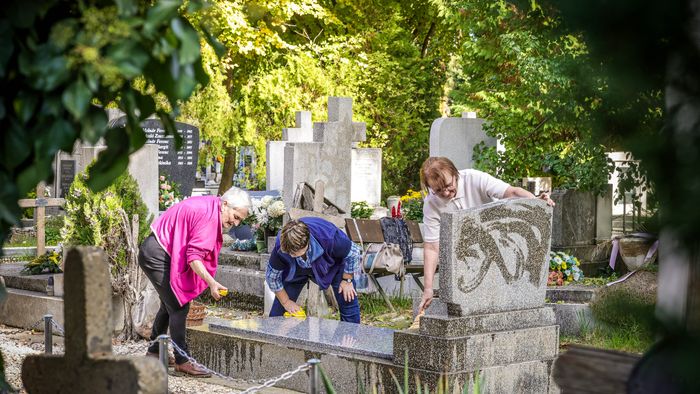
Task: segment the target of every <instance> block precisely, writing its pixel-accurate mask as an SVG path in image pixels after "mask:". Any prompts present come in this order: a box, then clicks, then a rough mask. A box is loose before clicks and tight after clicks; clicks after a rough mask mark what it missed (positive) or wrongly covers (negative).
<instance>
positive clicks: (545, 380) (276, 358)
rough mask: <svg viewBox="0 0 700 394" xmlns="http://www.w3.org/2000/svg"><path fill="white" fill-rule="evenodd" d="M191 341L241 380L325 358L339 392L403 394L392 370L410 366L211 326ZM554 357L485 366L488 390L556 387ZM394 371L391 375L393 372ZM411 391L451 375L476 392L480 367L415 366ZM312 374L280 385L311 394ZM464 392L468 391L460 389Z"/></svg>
mask: <svg viewBox="0 0 700 394" xmlns="http://www.w3.org/2000/svg"><path fill="white" fill-rule="evenodd" d="M187 342H188V344H189V347H190V351H191V352H192V355H193V357H194V358H195V359H197V360H198V361H199V362H201V363H202V364H204V365H207V366H208V367H210V368H212V369H213V370H215V371H217V372H219V373H223V374H225V375H228V376H233V377H236V378H240V379H255V380H260V379H268V378H272V377H276V376H279V375H281V374H283V373H285V372H287V371H291V370H293V369H295V368H296V367H297V366H299V365H302V364H304V363H305V362H306V361H307V360H308V359H310V358H318V359H319V360H321V367H322V368H323V371H324V372H325V373H326V375H327V376H328V378H329V379H330V380H331V382H333V386H334V388H335V390H336V392H338V393H359V392H363V391H364V392H368V393H369V392H378V393H398V392H399V390H398V389H397V387H396V385H395V383H394V381H393V379H392V377H391V373H393V374H394V375H395V376H396V377H397V378H398V379H399V381H403V376H404V366H403V361H401V363H400V364H394V363H393V362H392V361H390V360H386V359H383V358H377V357H367V356H361V355H355V354H350V353H342V354H333V353H328V352H325V351H320V350H318V349H315V348H313V347H310V346H302V345H299V346H290V345H287V344H279V343H273V342H266V341H263V340H259V339H250V338H244V337H241V336H237V335H234V334H226V333H219V332H213V331H211V330H210V329H209V327H208V326H206V325H205V326H199V327H189V328H188V329H187ZM551 365H552V362H551V360H550V361H530V362H524V363H516V364H512V365H508V366H496V367H490V368H480V369H479V371H480V372H481V376H482V384H481V386H482V388H483V391H482V392H488V393H547V392H549V390H548V385H550V379H549V376H550V371H551ZM390 372H391V373H390ZM408 373H409V379H408V381H409V386H410V390H409V391H410V392H415V382H416V377H417V378H418V379H419V381H420V382H421V386H422V387H421V389H424V388H425V387H424V386H427V387H428V389H429V390H430V392H437V386H438V381H439V380H440V379H442V380H443V381H444V379H445V377H447V379H448V381H449V382H450V387H455V383H458V384H460V385H462V384H463V383H464V382H467V386H468V390H467V391H466V392H469V393H471V392H473V390H472V389H473V378H474V377H475V376H476V375H475V373H474V371H470V372H466V373H449V372H448V373H445V372H444V371H440V372H435V371H427V370H424V369H418V368H409V369H408ZM308 385H309V382H308V378H307V376H306V374H296V375H294V376H292V378H291V379H288V380H283V381H280V382H279V383H278V384H277V385H276V387H281V388H287V389H292V390H297V391H303V392H307V390H308ZM459 391H460V392H462V390H459Z"/></svg>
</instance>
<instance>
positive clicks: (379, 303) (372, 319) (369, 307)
mask: <svg viewBox="0 0 700 394" xmlns="http://www.w3.org/2000/svg"><path fill="white" fill-rule="evenodd" d="M358 297H359V298H358V299H359V301H360V316H361V317H360V319H361V321H362V324H366V325H369V326H375V327H386V328H392V329H395V330H403V329H406V328H408V327H410V326H411V323H413V300H412V299H411V298H410V297H407V296H404V297H399V296H392V297H389V299H390V300H391V304H392V305H393V306H394V309H395V312H392V311H391V309H389V306H387V305H386V302H384V299H383V298H382V297H381V296H380V295H379V294H377V293H373V294H359V295H358Z"/></svg>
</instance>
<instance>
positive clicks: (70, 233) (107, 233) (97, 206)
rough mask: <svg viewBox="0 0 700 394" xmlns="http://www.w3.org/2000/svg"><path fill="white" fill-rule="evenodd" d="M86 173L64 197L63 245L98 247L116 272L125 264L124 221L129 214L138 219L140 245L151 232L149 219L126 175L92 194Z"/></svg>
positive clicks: (133, 185)
mask: <svg viewBox="0 0 700 394" xmlns="http://www.w3.org/2000/svg"><path fill="white" fill-rule="evenodd" d="M88 171H89V168H88V169H87V170H86V171H85V172H82V173H80V174H78V176H76V178H75V181H73V183H72V184H71V187H70V190H69V192H68V195H67V196H66V205H65V207H64V209H65V210H66V217H65V225H64V227H63V229H62V230H61V235H62V240H63V244H64V245H65V246H70V245H95V246H101V247H102V248H104V250H105V253H106V254H107V257H108V259H109V262H110V265H111V266H112V267H113V272H114V269H115V267H117V268H116V269H119V267H125V266H126V265H127V263H128V262H127V260H126V258H127V257H126V251H125V249H126V246H127V242H126V234H125V227H124V225H125V221H128V222H127V223H128V224H130V223H131V218H132V216H133V215H135V214H137V215H138V216H139V236H138V243H139V244H140V243H141V241H143V239H144V238H145V237H146V236H147V235H148V234H149V233H150V231H151V229H150V227H149V224H150V222H151V220H152V217H151V215H149V213H148V208H147V207H146V205H145V204H144V202H143V200H142V199H141V194H140V191H139V188H138V184H137V183H136V181H135V180H134V178H133V177H132V176H131V175H130V174H129V173H124V174H122V175H120V176H119V177H118V178H117V179H116V180H115V181H114V183H113V184H112V185H110V186H109V187H108V188H107V189H105V190H103V191H101V192H93V191H91V190H90V189H89V188H88V186H87V172H88Z"/></svg>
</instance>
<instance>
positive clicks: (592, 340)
mask: <svg viewBox="0 0 700 394" xmlns="http://www.w3.org/2000/svg"><path fill="white" fill-rule="evenodd" d="M570 344H576V345H585V346H593V347H597V348H602V349H609V350H620V351H624V352H632V353H644V352H645V351H647V350H648V349H649V348H650V347H651V345H653V344H654V337H653V333H652V332H651V331H650V330H649V329H647V328H645V327H644V326H643V325H639V324H630V325H626V326H624V327H611V326H603V327H595V328H593V329H591V330H589V331H587V332H584V333H582V335H581V336H580V337H570V336H561V338H560V345H561V347H562V348H566V346H568V345H570Z"/></svg>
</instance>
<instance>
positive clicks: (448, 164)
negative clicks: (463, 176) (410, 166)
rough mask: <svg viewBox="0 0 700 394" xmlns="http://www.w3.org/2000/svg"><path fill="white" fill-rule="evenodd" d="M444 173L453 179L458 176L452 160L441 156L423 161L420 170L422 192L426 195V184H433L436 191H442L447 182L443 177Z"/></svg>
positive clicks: (427, 186)
mask: <svg viewBox="0 0 700 394" xmlns="http://www.w3.org/2000/svg"><path fill="white" fill-rule="evenodd" d="M445 171H447V172H448V173H449V174H450V175H452V176H453V177H458V176H459V171H458V170H457V167H455V165H454V163H453V162H452V160H450V159H448V158H446V157H442V156H440V157H429V158H427V159H425V161H424V162H423V165H422V166H421V168H420V186H421V189H422V190H423V192H424V193H426V194H427V193H428V188H429V185H428V182H431V183H433V184H434V185H435V186H436V188H437V189H443V188H444V187H445V186H446V181H447V180H446V179H445V177H444V175H443V173H444V172H445Z"/></svg>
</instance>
